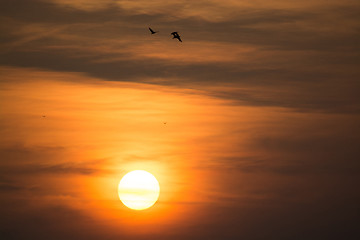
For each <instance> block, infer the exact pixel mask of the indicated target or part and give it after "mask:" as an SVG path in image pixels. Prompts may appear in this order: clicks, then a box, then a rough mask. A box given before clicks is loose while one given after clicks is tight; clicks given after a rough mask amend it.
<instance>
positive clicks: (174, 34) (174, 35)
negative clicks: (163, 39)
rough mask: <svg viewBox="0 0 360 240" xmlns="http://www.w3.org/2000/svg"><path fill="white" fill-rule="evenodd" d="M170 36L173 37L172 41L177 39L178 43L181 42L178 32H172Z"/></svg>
mask: <svg viewBox="0 0 360 240" xmlns="http://www.w3.org/2000/svg"><path fill="white" fill-rule="evenodd" d="M171 35H173V39H174V38H177V39H178V40H179V41H180V42H182V41H181V38H180V36H179V34H178V32H172V33H171Z"/></svg>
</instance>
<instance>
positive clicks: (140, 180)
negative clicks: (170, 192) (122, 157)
mask: <svg viewBox="0 0 360 240" xmlns="http://www.w3.org/2000/svg"><path fill="white" fill-rule="evenodd" d="M118 194H119V198H120V200H121V202H122V203H123V204H124V205H125V206H127V207H128V208H131V209H134V210H144V209H147V208H149V207H151V206H152V205H154V204H155V202H156V201H157V200H158V198H159V194H160V186H159V182H158V181H157V180H156V178H155V177H154V176H153V175H152V174H151V173H148V172H146V171H143V170H135V171H132V172H129V173H127V174H126V175H125V176H124V177H123V178H122V179H121V181H120V183H119V188H118Z"/></svg>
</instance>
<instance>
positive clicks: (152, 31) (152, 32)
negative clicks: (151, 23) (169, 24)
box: [149, 28, 158, 34]
mask: <svg viewBox="0 0 360 240" xmlns="http://www.w3.org/2000/svg"><path fill="white" fill-rule="evenodd" d="M149 30H150V32H151V34H155V33H157V32H158V31H154V30H152V29H151V28H149Z"/></svg>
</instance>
